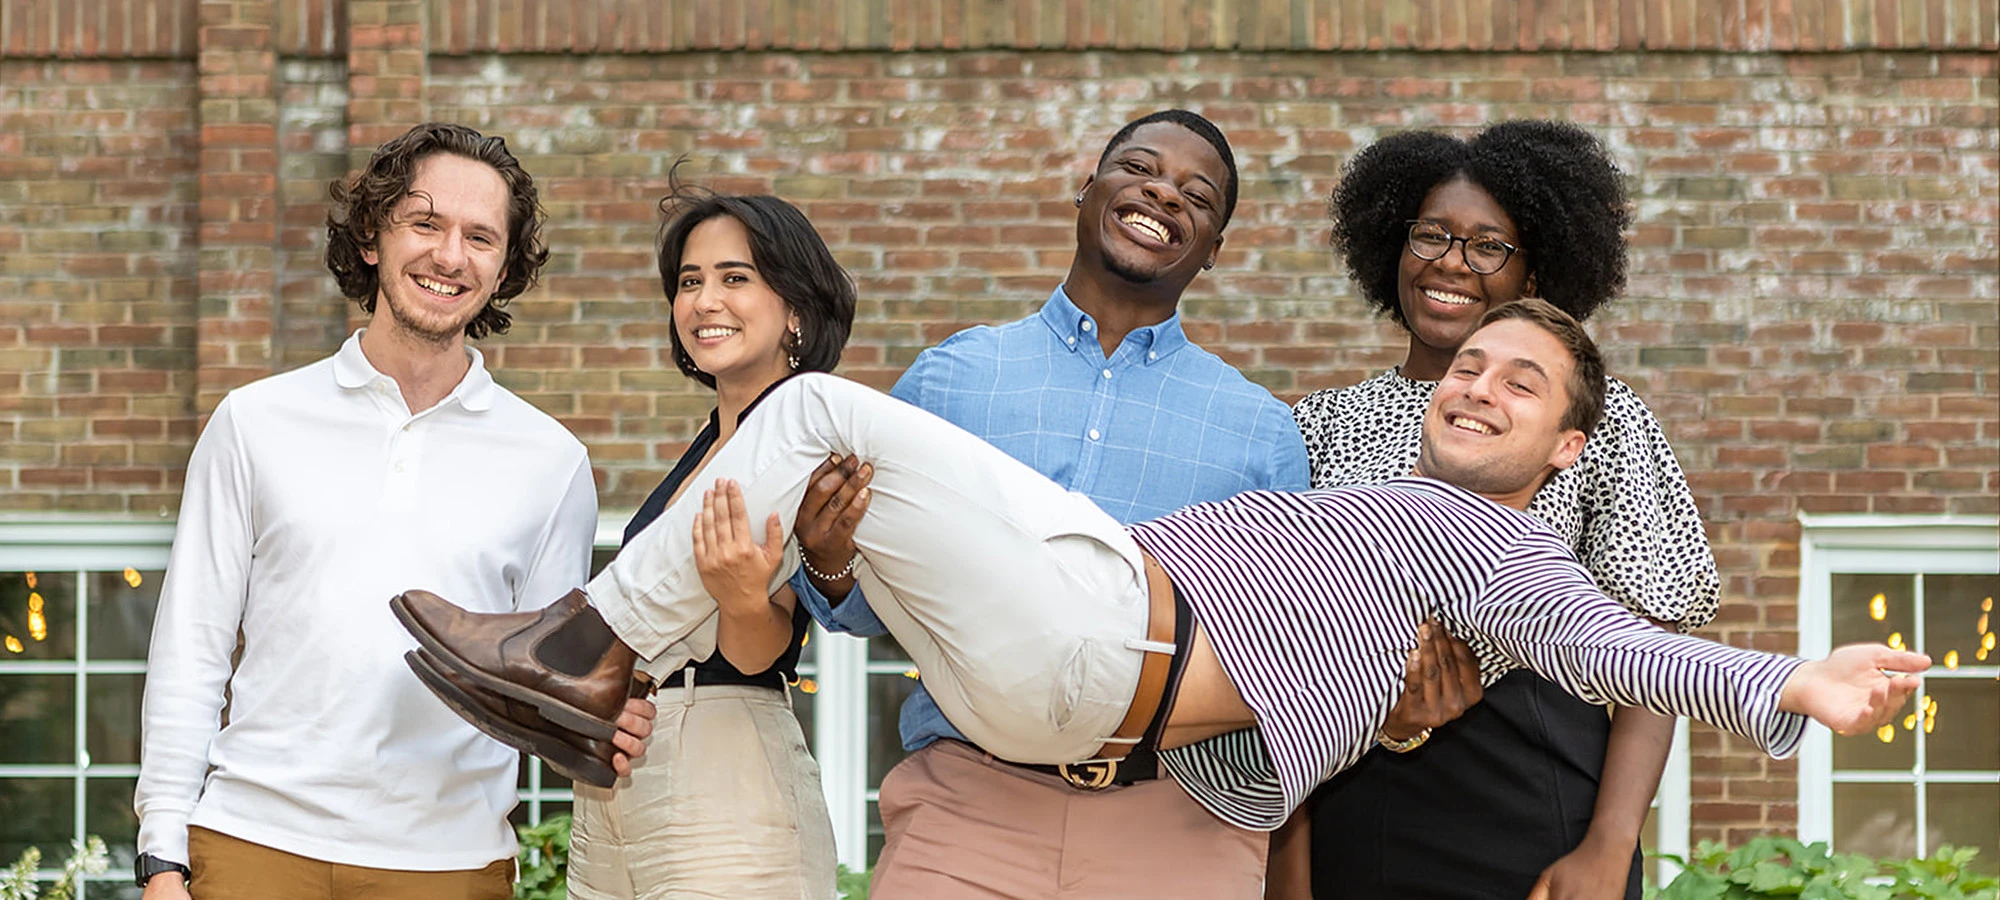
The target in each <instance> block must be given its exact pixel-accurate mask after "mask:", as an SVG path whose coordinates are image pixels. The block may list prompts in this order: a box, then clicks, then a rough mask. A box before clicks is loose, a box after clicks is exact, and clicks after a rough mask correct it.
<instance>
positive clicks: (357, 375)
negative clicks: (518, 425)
mask: <svg viewBox="0 0 2000 900" xmlns="http://www.w3.org/2000/svg"><path fill="white" fill-rule="evenodd" d="M366 333H368V329H366V328H358V329H355V331H354V333H353V334H350V335H348V336H347V340H346V341H344V342H342V343H341V345H340V351H339V352H337V353H335V354H334V355H333V381H334V383H335V384H338V385H340V386H341V387H343V388H347V389H348V390H359V389H361V388H365V387H368V386H369V385H371V384H374V383H375V382H377V381H393V380H394V379H391V378H389V376H387V375H384V374H382V373H381V372H379V371H376V369H375V366H374V365H372V364H370V363H369V362H368V354H366V353H363V352H361V336H362V335H364V334H366ZM465 355H466V356H467V357H468V358H469V359H470V360H471V363H472V365H471V366H470V367H469V368H467V369H466V370H465V377H464V378H461V379H459V381H458V385H457V386H456V387H454V388H452V389H451V393H450V394H447V395H445V398H444V400H443V401H440V402H439V405H440V406H442V405H444V404H445V403H449V402H451V401H453V400H457V401H458V405H459V406H462V407H464V408H465V409H466V411H467V412H485V411H487V410H489V409H492V408H493V391H494V385H493V373H491V372H488V371H487V370H486V357H484V356H482V355H481V354H480V352H479V348H477V347H473V346H471V345H467V346H466V348H465Z"/></svg>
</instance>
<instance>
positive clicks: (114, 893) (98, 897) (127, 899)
mask: <svg viewBox="0 0 2000 900" xmlns="http://www.w3.org/2000/svg"><path fill="white" fill-rule="evenodd" d="M107 849H108V848H107ZM117 858H118V856H117V854H115V853H114V854H112V859H114V860H116V859H117ZM100 879H101V880H100ZM89 892H90V893H89V896H90V900H141V898H142V897H144V896H145V891H142V890H140V889H139V886H138V885H135V884H133V883H132V866H131V864H130V863H127V864H126V865H125V867H124V869H123V870H120V869H119V867H118V863H116V862H113V863H112V864H111V869H110V871H108V872H106V873H105V874H104V875H102V876H99V878H93V879H91V881H90V888H89ZM42 896H44V897H46V896H48V894H47V892H46V891H45V892H44V893H43V894H42Z"/></svg>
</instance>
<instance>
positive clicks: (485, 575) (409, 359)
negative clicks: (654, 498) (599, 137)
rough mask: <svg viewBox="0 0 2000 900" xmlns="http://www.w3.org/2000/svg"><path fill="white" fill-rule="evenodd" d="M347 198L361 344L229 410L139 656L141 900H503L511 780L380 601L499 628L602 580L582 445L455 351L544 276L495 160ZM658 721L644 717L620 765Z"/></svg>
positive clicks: (514, 190) (430, 167)
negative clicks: (410, 602) (411, 591)
mask: <svg viewBox="0 0 2000 900" xmlns="http://www.w3.org/2000/svg"><path fill="white" fill-rule="evenodd" d="M333 197H334V209H333V211H332V213H331V214H330V215H329V216H328V220H327V231H328V247H327V267H328V268H329V269H331V270H332V271H333V274H334V276H335V277H336V279H337V280H338V281H339V282H340V287H341V292H342V293H343V294H345V295H346V296H348V297H349V298H351V299H354V300H355V301H357V302H358V303H359V304H360V305H361V307H362V309H363V310H364V311H366V312H367V313H368V314H369V315H370V318H369V323H368V327H366V328H364V329H362V330H361V331H358V332H356V333H355V334H354V335H353V336H352V337H349V338H348V339H347V342H346V343H345V344H343V345H342V346H341V348H340V350H339V352H337V353H336V354H334V355H333V356H332V357H330V358H328V359H324V360H321V361H319V362H317V363H313V364H311V365H308V366H305V367H304V368H301V369H298V370H295V371H292V372H287V373H285V374H282V375H276V376H273V377H270V378H266V379H263V380H261V381H258V382H256V383H254V384H250V385H247V386H245V387H242V388H239V389H237V390H235V391H233V392H231V393H230V394H229V396H228V397H227V398H225V399H224V400H223V401H222V403H221V404H220V405H219V406H218V407H217V408H216V410H215V414H214V416H213V417H212V418H211V419H210V420H209V423H208V426H207V428H206V429H205V430H204V431H203V432H202V435H201V438H200V439H199V441H197V443H196V445H195V450H194V455H193V458H192V459H191V460H190V461H189V463H188V475H187V486H186V491H185V494H184V496H183V500H182V505H181V516H180V525H179V528H178V529H177V530H176V532H175V535H174V547H173V556H172V559H171V561H170V563H169V565H168V569H167V576H166V580H165V583H164V586H163V588H162V590H161V595H160V606H159V611H158V613H157V618H156V620H155V622H154V629H153V644H152V651H151V653H150V654H149V657H148V665H149V672H148V677H147V682H146V697H145V714H144V720H145V739H144V743H143V751H142V758H141V763H140V773H139V787H138V791H137V796H136V798H135V806H136V808H137V810H138V813H139V816H140V830H139V849H140V850H141V851H142V855H141V856H140V858H139V864H138V867H137V868H138V876H139V881H140V883H141V884H142V885H144V886H145V888H146V891H145V896H146V898H147V900H155V898H182V897H187V896H189V891H190V890H191V891H192V893H193V895H194V896H196V897H200V898H202V900H230V898H239V897H242V898H248V897H285V898H291V900H307V898H326V900H332V898H345V897H356V898H358V897H368V898H412V900H415V898H424V900H430V898H433V897H441V898H442V897H449V898H482V900H483V898H493V900H501V898H506V897H510V896H511V895H512V892H513V891H512V882H513V857H514V855H515V841H514V838H513V834H512V831H511V829H510V828H509V827H508V824H507V821H506V817H507V813H508V811H509V810H510V809H512V808H513V806H514V803H515V786H514V785H515V771H516V760H517V757H516V755H515V753H514V751H513V750H510V749H508V748H507V747H505V746H503V745H501V744H499V743H496V742H494V741H492V740H489V739H487V738H486V737H484V736H482V735H481V734H480V733H479V732H478V731H476V730H474V729H473V728H472V727H470V726H468V725H466V724H465V723H464V722H463V721H461V720H460V719H459V718H458V717H457V716H455V715H453V714H452V712H451V710H449V709H447V708H446V707H445V706H443V705H442V704H440V703H438V702H437V700H436V699H435V698H433V697H432V696H431V695H430V693H429V692H427V691H425V690H424V689H423V687H422V686H421V684H420V682H419V681H418V680H417V679H416V678H415V677H414V676H413V675H412V674H411V672H410V670H409V668H408V667H407V666H406V665H405V664H404V662H403V660H402V655H403V653H404V652H405V651H407V650H409V649H410V648H411V647H413V646H414V644H413V643H412V642H411V640H410V639H409V637H408V636H407V635H406V634H405V633H404V632H403V630H402V629H401V628H400V627H398V626H397V624H396V622H395V620H394V619H393V618H391V617H390V616H389V614H388V613H387V611H386V610H384V609H383V608H382V605H381V603H380V602H379V600H377V599H376V598H379V597H383V596H387V595H389V594H392V593H394V592H395V591H397V590H401V589H402V588H404V587H406V586H408V585H410V584H425V585H437V586H440V587H447V586H448V587H451V588H453V589H455V590H456V591H457V592H458V593H457V594H455V595H454V596H462V597H464V598H465V599H466V601H467V602H469V603H471V604H475V605H476V606H478V607H479V608H481V609H484V610H487V611H492V612H502V611H508V610H515V609H521V608H524V607H539V606H541V605H544V604H546V603H547V602H548V601H549V599H550V598H552V597H556V596H559V595H560V594H561V593H562V592H563V591H564V590H567V589H568V588H569V587H570V586H572V585H574V584H576V583H577V581H578V579H580V578H582V577H584V576H586V575H587V574H588V570H589V565H590V549H591V544H592V539H593V536H594V533H595V531H596V520H597V499H596V492H595V491H596V487H595V484H594V483H593V481H592V479H591V471H590V460H589V458H588V457H587V455H586V454H585V451H584V447H583V445H582V444H581V443H580V442H578V441H577V439H576V438H575V437H573V436H571V435H570V433H569V432H568V431H567V430H565V429H564V428H563V427H562V426H561V425H560V424H558V423H557V422H556V421H555V420H554V419H551V418H549V417H548V416H547V415H545V414H543V413H541V412H540V411H538V410H536V409H535V408H534V407H532V406H530V405H528V403H527V402H525V401H523V400H521V399H520V398H519V397H516V396H515V395H514V394H512V393H510V392H509V391H507V389H505V388H503V387H500V386H499V385H497V384H495V383H494V382H493V377H492V376H491V375H490V374H488V372H487V371H486V367H485V365H484V362H483V359H482V357H481V356H480V354H479V351H477V350H474V349H472V348H471V347H468V346H467V345H466V338H468V337H470V338H481V337H485V336H486V335H487V334H490V333H495V332H504V331H505V330H506V329H507V326H508V322H509V318H510V317H509V315H508V313H507V312H506V311H504V310H503V309H502V308H501V307H502V306H504V305H505V304H506V302H507V301H508V300H510V299H512V298H513V297H515V296H517V295H519V294H520V293H522V292H523V291H525V290H526V289H527V288H528V287H529V286H530V285H532V284H533V283H534V281H535V277H536V274H537V273H538V272H539V270H540V268H541V266H542V263H543V262H544V261H546V260H547V258H548V251H547V250H546V248H545V247H544V246H543V244H542V241H541V237H540V219H541V210H540V207H539V205H538V202H537V200H536V194H535V187H534V183H533V181H532V180H531V179H530V178H529V176H528V174H527V172H526V171H524V170H523V169H522V168H521V165H520V163H519V162H518V161H517V160H515V158H514V156H513V155H512V154H511V153H509V152H508V150H507V147H506V144H505V142H504V141H502V140H501V139H499V138H489V137H486V136H484V135H481V134H480V133H479V132H477V131H474V130H472V129H470V128H465V127H462V126H455V125H441V124H426V125H419V126H417V127H416V128H414V129H411V130H410V131H409V132H408V133H406V134H404V135H403V136H401V137H399V138H397V139H395V140H393V141H390V142H389V143H387V144H385V145H383V146H382V148H381V149H380V150H378V151H377V152H376V153H375V155H374V158H373V159H371V160H369V164H368V167H367V169H366V170H364V171H363V172H362V173H361V174H360V175H359V176H358V177H356V178H354V179H353V180H351V181H347V182H344V183H341V184H337V185H335V187H334V191H333ZM362 598H367V602H362ZM239 640H240V647H241V649H240V658H234V659H233V658H232V657H233V656H234V655H235V654H236V653H237V652H238V647H239ZM650 715H651V706H650V704H646V703H645V702H643V701H632V702H631V703H630V704H628V706H627V711H626V714H625V715H624V716H622V717H621V719H620V727H621V728H622V729H624V731H623V732H621V733H620V734H619V735H618V736H617V737H616V739H615V743H616V744H617V747H618V748H619V749H622V750H623V751H624V752H626V753H630V754H632V755H637V754H638V753H639V752H640V749H641V747H642V745H641V744H640V742H639V738H641V737H643V736H644V735H645V733H646V732H647V731H649V730H650V724H649V722H648V717H649V716H650ZM225 723H226V724H225ZM585 749H586V752H588V753H591V754H594V755H595V756H599V757H602V758H603V759H604V761H605V762H606V763H607V764H610V763H613V762H614V760H613V757H614V753H613V751H612V748H611V747H608V746H605V745H602V744H601V743H600V744H596V745H595V746H592V747H588V748H585ZM615 764H616V765H618V766H623V765H624V764H625V759H624V758H622V757H618V758H616V760H615ZM190 874H191V876H192V878H191V880H186V879H187V877H188V876H189V875H190Z"/></svg>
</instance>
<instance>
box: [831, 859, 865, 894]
mask: <svg viewBox="0 0 2000 900" xmlns="http://www.w3.org/2000/svg"><path fill="white" fill-rule="evenodd" d="M833 885H834V895H835V896H837V897H839V898H840V900H868V872H867V870H865V869H864V870H862V871H859V872H855V871H850V870H849V869H848V868H847V867H846V866H841V867H839V872H838V873H837V874H835V875H834V879H833Z"/></svg>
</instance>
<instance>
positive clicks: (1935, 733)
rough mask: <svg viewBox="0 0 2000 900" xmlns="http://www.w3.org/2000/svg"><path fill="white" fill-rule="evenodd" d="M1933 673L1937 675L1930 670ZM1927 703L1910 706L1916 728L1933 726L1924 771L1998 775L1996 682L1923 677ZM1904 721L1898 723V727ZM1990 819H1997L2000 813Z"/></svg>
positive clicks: (1999, 696) (1999, 690)
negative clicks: (1965, 771)
mask: <svg viewBox="0 0 2000 900" xmlns="http://www.w3.org/2000/svg"><path fill="white" fill-rule="evenodd" d="M1934 671H1935V670H1934ZM1924 690H1925V691H1927V692H1928V701H1919V702H1928V703H1935V704H1936V706H1934V707H1930V706H1926V707H1923V708H1915V707H1913V710H1914V711H1913V712H1911V713H1909V714H1907V715H1914V716H1916V717H1917V721H1918V723H1919V727H1922V723H1923V722H1924V721H1925V720H1926V718H1928V720H1929V724H1930V725H1931V726H1932V728H1931V731H1930V734H1929V735H1926V738H1927V740H1926V742H1925V744H1924V756H1925V757H1926V758H1925V760H1924V767H1925V768H1926V769H1929V770H1931V771H1933V772H1936V771H1950V770H1967V769H1971V770H1975V771H1983V772H1993V771H2000V682H1996V681H1993V680H1992V679H1989V678H1926V679H1924ZM1907 721H1909V719H1908V718H1905V719H1903V721H1902V722H1898V723H1896V724H1898V725H1901V724H1903V722H1907ZM1994 818H1996V819H2000V813H1995V814H1994Z"/></svg>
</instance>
